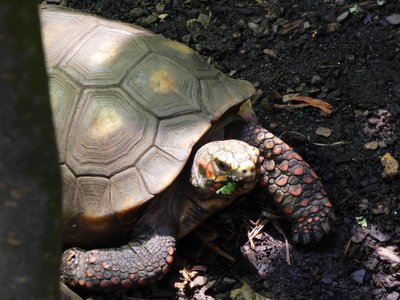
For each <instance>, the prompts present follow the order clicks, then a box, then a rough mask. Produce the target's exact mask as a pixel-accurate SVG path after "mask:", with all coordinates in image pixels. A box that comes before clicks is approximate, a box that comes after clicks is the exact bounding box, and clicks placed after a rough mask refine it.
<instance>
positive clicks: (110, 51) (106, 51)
mask: <svg viewBox="0 0 400 300" xmlns="http://www.w3.org/2000/svg"><path fill="white" fill-rule="evenodd" d="M121 52H122V48H121V47H115V41H110V40H107V39H104V40H103V41H102V42H101V43H100V44H99V45H98V47H97V48H96V51H94V52H93V53H92V54H91V55H90V56H88V59H89V61H90V62H89V63H88V65H89V66H109V65H110V64H111V62H113V61H114V60H115V58H116V57H118V56H119V55H120V54H121Z"/></svg>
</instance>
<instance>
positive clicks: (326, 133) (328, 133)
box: [315, 127, 332, 137]
mask: <svg viewBox="0 0 400 300" xmlns="http://www.w3.org/2000/svg"><path fill="white" fill-rule="evenodd" d="M315 134H317V135H320V136H324V137H330V136H331V134H332V129H330V128H327V127H318V128H317V130H315Z"/></svg>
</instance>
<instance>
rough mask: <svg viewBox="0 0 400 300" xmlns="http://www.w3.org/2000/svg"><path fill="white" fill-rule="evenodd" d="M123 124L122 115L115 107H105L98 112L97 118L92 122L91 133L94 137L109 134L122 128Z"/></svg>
mask: <svg viewBox="0 0 400 300" xmlns="http://www.w3.org/2000/svg"><path fill="white" fill-rule="evenodd" d="M122 124H123V119H122V116H121V115H120V114H119V113H118V112H116V111H115V110H114V109H112V108H109V107H104V108H102V109H101V110H100V112H98V113H97V114H96V119H95V120H94V122H93V123H92V126H91V129H90V135H91V136H92V137H93V138H101V137H104V136H108V135H110V134H112V133H114V132H116V131H117V130H119V129H120V128H121V126H122Z"/></svg>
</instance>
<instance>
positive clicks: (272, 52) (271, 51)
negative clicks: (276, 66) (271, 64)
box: [263, 49, 278, 59]
mask: <svg viewBox="0 0 400 300" xmlns="http://www.w3.org/2000/svg"><path fill="white" fill-rule="evenodd" d="M263 52H264V53H265V54H267V55H268V56H269V57H272V58H274V59H277V58H278V54H277V53H276V51H275V50H274V49H264V50H263Z"/></svg>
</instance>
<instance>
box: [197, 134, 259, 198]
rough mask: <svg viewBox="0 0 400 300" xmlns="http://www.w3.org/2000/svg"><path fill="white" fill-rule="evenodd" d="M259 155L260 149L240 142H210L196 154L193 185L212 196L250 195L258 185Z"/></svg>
mask: <svg viewBox="0 0 400 300" xmlns="http://www.w3.org/2000/svg"><path fill="white" fill-rule="evenodd" d="M258 156H259V151H258V149H256V148H255V147H253V146H250V145H248V144H247V143H245V142H242V141H239V140H225V141H215V142H210V143H207V144H205V145H204V146H202V147H201V148H200V149H199V150H198V151H197V153H196V155H195V158H194V161H193V166H192V177H191V183H192V185H193V186H194V187H195V188H196V189H197V190H198V191H200V192H201V193H203V194H208V195H215V194H216V195H218V196H221V197H230V198H231V197H232V196H235V197H236V196H238V195H241V194H244V193H247V192H249V191H250V190H251V189H252V188H253V187H254V185H255V184H256V180H257V160H258Z"/></svg>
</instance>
